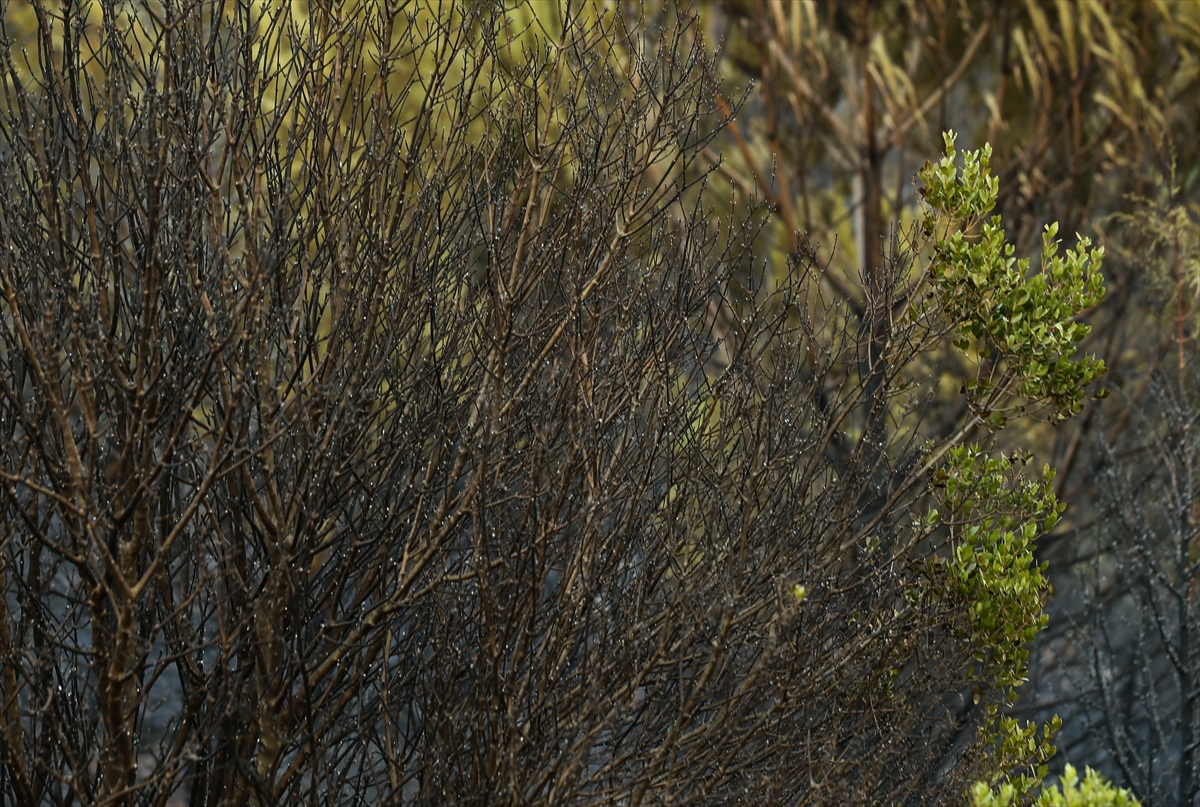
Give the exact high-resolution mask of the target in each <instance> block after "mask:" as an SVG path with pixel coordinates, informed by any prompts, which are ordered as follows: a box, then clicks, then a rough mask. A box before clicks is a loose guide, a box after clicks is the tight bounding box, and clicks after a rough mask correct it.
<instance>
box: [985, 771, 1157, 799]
mask: <svg viewBox="0 0 1200 807" xmlns="http://www.w3.org/2000/svg"><path fill="white" fill-rule="evenodd" d="M970 804H971V807H1020V805H1032V807H1140V805H1141V802H1140V801H1138V800H1137V798H1135V797H1134V795H1133V794H1132V793H1130V792H1129V791H1128V790H1126V789H1124V788H1120V787H1115V786H1113V785H1112V783H1110V782H1109V781H1108V780H1106V779H1105V778H1104V777H1103V776H1101V775H1100V774H1098V773H1096V772H1095V771H1094V770H1092V769H1091V768H1088V769H1086V771H1085V772H1084V775H1083V779H1082V781H1081V780H1080V778H1079V774H1078V773H1076V771H1075V768H1074V767H1073V766H1071V765H1067V767H1066V770H1065V771H1064V773H1063V776H1062V782H1061V789H1060V788H1054V787H1049V788H1043V790H1042V792H1041V794H1040V795H1039V796H1038V797H1037V798H1036V799H1033V800H1028V799H1021V798H1020V796H1019V794H1018V793H1017V791H1016V789H1015V788H1014V787H1013V786H1012V785H1011V784H1004V785H1001V786H1000V787H998V788H995V789H991V788H989V787H988V786H987V785H986V784H985V783H983V782H976V783H975V786H974V787H973V788H971V794H970Z"/></svg>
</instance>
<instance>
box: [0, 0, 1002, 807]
mask: <svg viewBox="0 0 1200 807" xmlns="http://www.w3.org/2000/svg"><path fill="white" fill-rule="evenodd" d="M34 7H35V9H36V26H35V40H34V42H33V50H32V53H33V54H34V55H32V56H31V57H30V62H31V63H29V64H26V63H25V62H24V61H23V57H21V56H20V51H18V50H14V48H13V47H12V42H11V41H9V42H8V43H7V45H6V47H5V49H4V52H3V54H2V57H3V61H4V66H5V70H6V72H7V75H8V83H7V85H6V88H7V89H6V96H5V103H4V107H3V112H2V113H0V135H2V145H0V149H2V152H0V172H2V173H0V176H2V181H3V193H0V227H2V228H3V230H4V232H5V233H6V238H7V245H6V248H5V249H4V250H3V251H0V284H2V289H0V290H2V292H3V296H4V306H3V311H2V313H0V328H2V330H3V340H2V342H0V350H2V352H0V385H2V386H0V453H2V456H3V460H2V471H0V473H2V474H3V476H2V478H3V480H4V499H3V502H4V504H3V507H4V513H3V519H2V521H0V524H2V525H3V527H2V529H3V533H2V534H0V564H2V567H0V574H2V578H0V589H2V590H3V594H4V596H3V598H2V599H0V609H2V610H0V657H2V663H3V677H2V681H0V687H2V689H0V692H2V693H3V710H2V712H0V751H2V753H3V771H4V777H5V778H4V781H3V790H4V792H5V794H6V798H9V799H11V800H13V802H14V803H16V804H21V805H40V804H62V805H65V804H71V803H75V802H78V803H80V804H88V805H92V804H97V805H99V804H103V805H124V804H146V805H151V804H153V805H163V804H167V803H169V802H170V800H172V799H190V803H191V804H194V805H217V804H222V805H225V804H228V805H234V804H301V803H308V802H309V801H311V802H312V803H317V802H318V801H320V802H322V803H327V804H359V803H362V804H366V803H372V804H375V803H386V804H397V803H413V804H433V803H478V804H482V803H510V804H527V803H530V804H531V803H542V804H560V803H570V804H645V803H667V802H670V803H675V804H699V803H704V804H713V803H735V802H736V803H754V804H770V803H784V802H786V803H789V804H850V803H872V802H874V801H877V800H880V799H883V800H887V801H892V802H895V803H906V804H917V803H946V802H951V801H956V800H958V799H960V798H961V794H962V792H963V787H964V783H965V782H966V781H968V780H969V778H970V777H974V776H977V775H979V774H980V772H981V771H982V770H984V769H985V768H986V766H987V765H989V764H991V760H992V758H991V757H990V756H989V755H988V754H987V753H986V752H985V751H984V750H983V749H982V748H980V746H979V737H978V734H977V728H978V726H979V725H980V723H981V722H982V721H984V719H985V718H986V715H987V714H988V713H987V711H986V709H984V708H983V706H976V705H975V704H976V703H978V702H979V701H980V699H982V703H983V704H984V705H986V704H988V703H990V702H994V701H995V700H996V699H997V698H1001V697H1003V695H1002V694H1000V693H1001V691H1002V690H1003V689H1004V687H1005V686H1006V685H1005V684H1004V683H1003V682H1002V681H998V680H997V679H994V678H989V677H988V676H989V675H992V673H990V672H988V670H989V668H988V667H987V665H986V664H985V663H983V661H984V659H985V657H986V655H987V652H990V651H988V650H987V648H980V647H979V646H978V645H977V644H972V642H971V641H968V638H969V637H970V635H971V634H970V632H969V631H968V630H967V628H966V627H965V626H966V624H967V612H968V608H969V603H965V602H963V601H962V599H961V598H960V597H957V596H955V595H954V592H953V589H950V590H947V591H940V592H939V590H938V589H937V588H936V587H931V585H930V583H931V581H933V582H937V581H941V580H942V578H941V577H939V576H938V575H937V574H936V573H933V572H931V571H930V569H931V568H934V567H936V563H934V564H933V565H932V566H931V565H929V564H926V563H925V561H927V560H931V559H933V558H936V557H937V556H938V555H939V553H941V554H942V555H945V552H944V551H943V550H945V549H946V545H947V541H949V540H951V537H952V536H954V535H957V533H956V532H955V530H956V529H957V527H956V526H955V523H952V522H953V519H949V520H948V521H947V522H945V523H946V524H948V525H949V526H948V527H945V526H943V525H942V523H938V524H936V525H935V524H934V523H933V522H929V525H928V527H924V528H920V529H916V528H914V527H913V526H912V515H913V513H914V511H915V510H916V509H917V508H918V507H919V506H921V507H923V505H920V504H919V503H920V501H921V500H922V499H923V498H924V497H925V496H926V495H927V492H928V485H927V483H928V476H927V472H928V471H929V470H930V469H931V468H933V467H934V465H935V464H937V461H938V459H939V458H940V457H943V456H945V451H946V450H948V449H949V448H951V447H952V446H953V445H955V444H957V443H959V442H962V441H963V440H964V439H965V438H966V436H967V435H968V434H969V433H970V432H971V430H972V429H974V428H976V427H977V426H979V425H980V424H981V423H982V422H983V417H984V416H985V415H986V414H987V413H984V412H974V411H971V412H970V413H966V412H964V417H965V418H966V419H965V420H964V425H963V427H962V428H960V429H959V430H958V431H957V432H956V433H955V434H954V436H953V438H952V439H950V440H949V441H947V442H945V443H944V444H943V445H941V446H940V447H939V448H938V450H937V451H935V452H934V453H933V454H932V455H931V454H930V453H928V452H927V448H928V447H927V446H923V445H922V442H921V441H922V436H921V433H920V421H921V413H922V411H923V410H922V407H923V406H924V405H925V404H926V403H927V402H928V400H929V398H928V395H926V394H925V393H924V392H923V391H922V389H923V386H922V385H925V384H927V383H929V378H928V368H927V367H926V366H925V365H923V364H922V356H923V355H925V354H926V353H927V352H928V351H929V350H930V348H931V346H932V345H935V344H937V343H938V342H939V341H940V340H941V339H942V337H943V336H944V335H946V334H947V333H949V332H950V330H952V328H953V326H954V324H955V323H954V322H952V321H949V320H947V319H946V318H945V317H944V316H943V314H944V312H943V311H942V310H941V309H938V308H937V307H936V306H934V307H932V308H930V307H928V306H927V307H925V308H921V307H920V306H919V305H917V302H916V301H918V300H919V299H921V298H922V294H924V292H923V291H921V290H922V289H924V288H925V286H923V285H922V283H924V282H926V281H927V279H928V275H927V274H926V273H925V272H924V270H919V271H918V270H917V269H914V266H916V265H917V263H916V262H915V261H916V259H917V258H919V256H920V253H919V249H920V244H917V245H915V246H913V247H912V249H909V250H905V251H898V252H897V254H895V255H894V256H893V257H892V260H891V261H890V262H889V263H888V265H886V266H885V267H883V268H881V269H878V270H875V272H874V274H873V276H872V282H871V284H870V288H869V291H870V293H869V294H868V295H866V302H865V303H864V306H865V308H863V310H859V311H855V310H851V309H848V308H847V307H846V306H845V305H843V304H839V303H836V302H826V301H825V300H824V299H823V298H822V296H821V293H820V289H821V285H820V284H819V283H818V282H817V277H818V275H819V274H820V272H821V268H820V266H819V265H818V264H817V262H816V257H815V256H814V255H811V254H809V255H805V256H803V258H804V259H803V260H802V261H799V262H797V263H796V264H794V265H792V266H790V267H789V270H788V271H787V272H786V273H782V274H780V273H775V272H772V273H767V272H765V271H762V270H761V269H754V268H752V267H753V265H754V258H753V256H752V253H750V252H748V251H747V248H748V245H750V244H752V243H753V238H754V235H755V233H754V231H753V230H750V229H747V228H746V226H745V225H743V224H741V223H739V221H738V220H736V219H735V220H729V221H725V222H715V221H712V220H710V219H709V214H708V208H707V207H706V202H705V200H706V198H707V197H706V194H707V193H711V191H709V190H707V181H708V176H709V175H708V173H707V171H706V170H704V169H702V168H701V166H702V165H706V164H707V162H706V161H702V160H701V159H700V153H701V152H702V151H703V150H704V149H705V148H706V147H707V146H708V145H709V143H710V142H711V137H712V131H713V126H712V121H711V119H710V116H712V113H713V112H714V108H713V106H712V104H713V103H714V102H713V99H714V98H715V97H716V94H715V91H714V85H713V76H712V75H711V68H710V65H709V63H708V61H707V60H706V57H705V54H704V50H703V46H702V43H700V42H699V41H698V39H697V37H696V33H695V29H694V27H693V26H692V25H691V23H690V21H689V20H688V19H686V18H684V17H683V16H682V15H680V14H679V13H678V12H677V11H675V10H673V9H670V8H668V9H666V10H665V11H662V12H661V13H657V14H656V15H649V16H648V17H646V18H643V19H641V20H639V21H638V22H639V25H640V28H638V29H634V28H630V27H627V26H626V22H625V21H624V20H622V19H621V18H613V17H611V16H603V15H589V14H586V13H585V14H581V15H580V16H577V17H569V16H560V17H559V18H558V19H556V20H555V21H554V22H553V24H551V23H550V22H547V21H545V20H544V19H543V20H542V21H536V22H533V23H530V25H531V26H532V27H531V28H530V29H522V28H521V26H520V25H519V24H517V23H516V22H515V19H516V18H515V17H514V18H512V19H507V18H506V17H505V16H504V14H503V13H501V12H500V11H499V10H496V11H491V10H477V11H466V10H465V9H456V10H453V11H451V10H446V9H443V10H442V11H441V12H438V13H435V12H434V11H430V10H429V9H427V8H425V7H424V6H423V5H422V4H401V6H400V7H399V9H396V8H393V7H391V6H389V7H388V8H386V9H385V8H383V7H382V6H377V5H374V4H364V5H363V6H362V7H360V8H356V9H354V10H353V11H347V10H345V9H340V8H338V7H336V6H334V7H327V6H326V5H325V4H324V3H320V4H314V8H313V9H312V13H311V16H303V15H300V14H298V13H295V14H294V13H292V12H291V11H289V9H288V7H287V6H285V5H280V6H278V7H277V6H275V5H274V4H267V5H266V6H263V7H261V8H260V7H259V6H257V5H252V4H246V5H241V4H239V5H237V6H236V8H232V9H227V8H226V6H225V5H224V4H209V3H186V4H178V5H177V4H173V3H165V4H161V5H160V4H145V5H137V6H136V8H133V9H126V8H125V7H122V8H119V9H118V8H114V7H111V6H107V5H106V6H104V7H103V9H102V10H97V9H93V8H91V7H90V6H86V5H83V6H73V7H70V8H69V9H68V10H66V11H64V12H58V11H55V10H53V9H51V8H50V7H48V6H47V5H45V4H41V3H38V4H35V6H34ZM10 11H11V9H6V10H5V14H6V20H7V19H9V17H8V15H9V12H10ZM543 24H544V25H545V26H546V28H547V30H542V29H541V26H542V25H543ZM913 250H916V251H913ZM747 267H751V268H750V269H749V271H747ZM735 269H736V270H737V271H736V272H735V271H734V270H735ZM739 278H740V280H739ZM746 278H750V280H749V281H747V280H746ZM930 299H931V300H932V299H934V298H930ZM929 305H932V303H930V304H929ZM864 435H865V437H864ZM989 512H990V511H989ZM948 518H949V517H948ZM972 518H973V517H969V514H968V515H963V517H962V523H963V525H966V524H968V523H970V522H971V519H972ZM964 528H965V527H964ZM1018 643H1019V642H1018ZM981 653H982V654H983V655H981ZM972 691H974V692H975V694H976V698H975V699H974V700H972V698H971V693H972Z"/></svg>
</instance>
